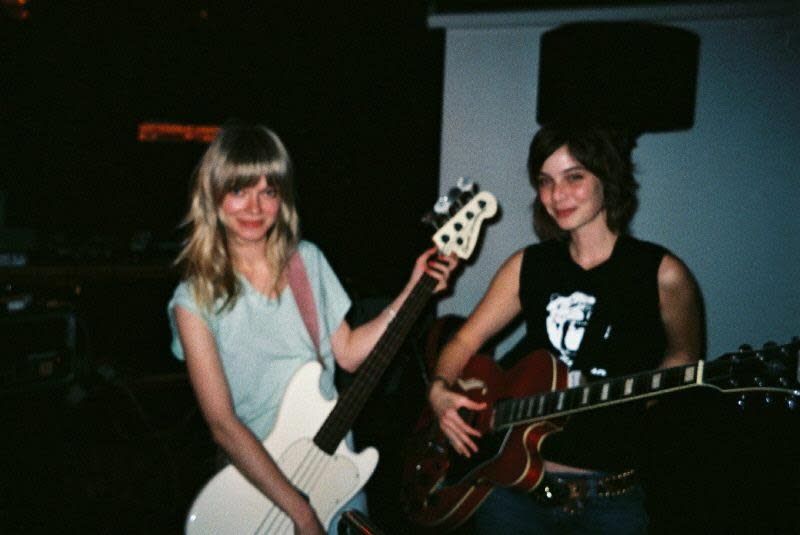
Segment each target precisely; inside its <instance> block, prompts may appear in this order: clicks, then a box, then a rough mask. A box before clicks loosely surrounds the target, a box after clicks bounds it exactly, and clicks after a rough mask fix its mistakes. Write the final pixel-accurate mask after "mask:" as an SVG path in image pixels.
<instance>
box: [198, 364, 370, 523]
mask: <svg viewBox="0 0 800 535" xmlns="http://www.w3.org/2000/svg"><path fill="white" fill-rule="evenodd" d="M321 373H322V367H321V366H320V365H319V364H318V363H316V362H310V363H308V364H306V365H304V366H303V367H301V368H300V369H299V370H298V371H297V373H296V374H295V375H294V376H293V377H292V380H291V381H290V383H289V386H288V387H287V388H286V393H285V394H284V397H283V401H282V403H281V407H280V409H279V411H278V417H277V420H276V422H275V427H274V428H273V430H272V433H270V435H269V436H268V437H267V439H266V440H265V441H264V448H265V449H266V450H267V451H268V452H269V453H270V454H271V455H272V457H273V458H274V459H275V462H276V463H277V464H278V466H279V467H280V469H281V471H282V472H283V473H284V474H285V475H286V477H287V478H289V480H290V481H291V482H292V483H293V484H294V485H295V487H297V488H298V489H300V491H301V492H303V493H304V494H305V495H306V496H308V499H309V501H310V502H311V505H312V507H313V508H314V510H315V511H316V513H317V516H318V517H319V519H320V521H321V522H322V525H323V526H329V525H330V522H331V520H332V519H333V517H334V515H335V514H336V513H337V512H338V511H339V510H340V509H341V508H342V507H344V505H345V504H346V503H347V502H348V500H350V498H352V497H353V496H355V494H356V493H357V492H358V491H359V490H360V489H361V487H363V486H364V484H365V483H366V482H367V480H368V479H369V477H370V476H371V475H372V472H373V471H374V470H375V466H376V465H377V464H378V452H377V451H376V450H375V448H367V449H365V450H363V451H362V452H360V453H358V454H356V453H354V452H352V451H351V450H350V449H349V448H348V446H347V444H346V443H345V442H344V441H342V442H341V443H340V444H339V447H338V448H337V450H336V452H335V453H334V454H333V455H328V454H326V453H325V452H323V451H322V450H320V449H319V448H318V447H317V446H316V444H314V441H313V440H312V437H313V436H314V433H316V432H317V430H318V429H319V428H320V426H321V425H322V423H323V422H324V421H325V418H326V417H327V416H328V414H329V413H330V412H331V410H332V409H333V407H334V405H335V401H328V400H326V399H325V398H323V397H322V395H321V393H320V391H319V379H320V375H321ZM185 529H186V533H187V534H190V535H191V534H211V533H213V534H226V533H229V534H235V533H236V534H238V533H287V534H291V533H293V532H294V524H292V521H291V519H290V518H289V517H288V516H287V515H285V514H284V513H283V512H282V511H281V509H279V508H278V507H276V506H275V505H274V504H273V503H272V502H270V501H269V500H268V499H267V498H266V497H265V496H264V495H263V494H262V493H261V492H259V491H258V490H257V489H256V488H255V487H254V486H253V485H252V484H251V483H250V482H249V481H248V480H247V479H245V477H244V476H243V475H242V474H241V473H240V472H239V471H238V470H236V468H234V467H233V465H229V466H227V467H226V468H224V469H223V470H221V471H220V472H219V473H218V474H217V475H216V476H214V478H212V479H211V480H210V481H209V482H208V483H207V484H206V486H205V487H204V488H203V489H202V491H201V492H200V494H199V495H198V496H197V498H196V499H195V501H194V503H193V504H192V507H191V509H190V510H189V515H188V517H187V519H186V526H185Z"/></svg>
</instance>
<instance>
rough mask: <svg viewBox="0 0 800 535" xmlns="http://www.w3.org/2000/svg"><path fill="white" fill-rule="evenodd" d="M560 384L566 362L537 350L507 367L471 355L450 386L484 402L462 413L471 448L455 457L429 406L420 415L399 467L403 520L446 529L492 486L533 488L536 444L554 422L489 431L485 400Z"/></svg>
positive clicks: (538, 469) (538, 472)
mask: <svg viewBox="0 0 800 535" xmlns="http://www.w3.org/2000/svg"><path fill="white" fill-rule="evenodd" d="M566 387H567V370H566V368H565V367H564V366H563V365H561V364H560V363H559V362H558V361H557V360H556V359H554V358H553V357H552V356H551V355H550V353H548V352H547V351H545V350H540V351H536V352H534V353H532V354H530V355H528V356H526V357H525V358H523V359H521V360H520V361H519V362H518V363H517V364H516V365H515V366H514V367H512V368H511V369H510V370H507V371H503V370H502V369H501V368H500V367H499V366H498V365H497V364H496V363H495V362H494V361H493V360H492V359H491V358H489V357H485V356H481V355H478V356H475V357H473V358H472V359H471V360H470V361H469V363H468V364H467V366H466V367H465V368H464V371H463V373H462V375H461V379H460V380H459V382H458V388H460V389H461V390H462V391H463V393H464V394H466V395H467V396H468V397H469V398H471V399H473V400H475V401H479V402H484V401H485V402H486V403H487V408H486V409H485V410H483V411H480V412H472V413H469V414H468V415H466V417H465V421H467V423H470V425H472V426H473V427H475V428H477V429H478V430H480V431H481V433H482V434H483V436H482V437H481V439H479V441H478V448H479V451H478V453H477V454H475V455H473V456H472V457H471V458H470V459H466V458H464V457H462V456H461V455H459V454H458V453H456V452H455V451H454V450H453V449H452V448H451V447H450V444H449V442H448V440H447V438H446V437H445V436H444V434H443V433H442V432H441V431H440V430H439V426H438V422H437V420H436V418H435V416H434V415H433V413H432V411H430V410H427V412H426V413H425V414H423V416H422V418H421V419H420V421H419V422H418V424H417V427H416V430H415V432H414V435H413V436H412V439H411V441H410V443H409V451H408V455H407V457H406V459H407V461H406V466H405V472H404V487H403V498H404V505H405V508H406V512H407V514H408V515H409V517H410V518H411V520H412V521H414V522H416V523H418V524H421V525H424V526H437V527H439V528H445V529H451V528H455V527H456V526H458V525H460V524H461V523H463V522H464V521H465V520H467V519H468V518H469V517H470V516H471V515H472V513H473V512H474V511H475V510H476V509H477V508H478V506H480V504H481V503H482V502H483V500H485V499H486V497H487V496H488V495H489V493H491V492H492V489H494V487H495V486H497V485H501V486H504V487H514V488H517V489H520V490H522V491H531V490H533V489H534V488H535V487H536V486H537V485H538V484H539V482H540V481H541V479H542V476H543V470H542V465H543V461H542V459H541V457H540V456H539V453H538V452H539V446H540V444H541V442H542V439H544V437H546V436H547V435H548V434H550V433H552V432H554V431H558V430H560V429H561V427H560V425H559V421H557V420H547V421H540V422H536V423H533V424H530V425H527V426H525V425H521V426H517V427H514V428H511V429H508V430H503V431H500V432H495V431H494V430H493V427H492V412H493V406H494V403H495V402H496V401H498V400H502V399H507V398H520V397H525V396H530V395H533V394H537V393H541V392H548V391H552V390H559V389H563V388H566ZM464 416H465V415H462V417H464ZM562 423H563V422H562Z"/></svg>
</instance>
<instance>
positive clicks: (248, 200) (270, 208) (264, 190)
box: [220, 176, 281, 244]
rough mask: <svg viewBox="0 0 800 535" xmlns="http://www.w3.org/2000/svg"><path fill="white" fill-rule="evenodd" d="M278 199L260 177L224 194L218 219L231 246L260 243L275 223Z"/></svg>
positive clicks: (271, 188) (270, 187)
mask: <svg viewBox="0 0 800 535" xmlns="http://www.w3.org/2000/svg"><path fill="white" fill-rule="evenodd" d="M280 206H281V200H280V197H279V196H278V192H277V191H276V190H275V188H273V187H272V186H270V185H269V184H267V178H266V177H265V176H262V177H261V178H259V180H258V182H257V183H256V184H254V185H252V186H249V187H246V188H242V189H239V190H233V191H229V192H228V193H226V194H225V197H224V198H223V199H222V204H221V205H220V218H221V220H222V223H223V224H224V225H225V229H226V230H227V234H228V239H229V240H231V241H233V242H234V243H242V244H244V243H253V242H258V241H263V240H264V239H265V238H266V236H267V232H268V231H269V229H271V228H272V225H274V224H275V219H276V217H277V216H278V210H280Z"/></svg>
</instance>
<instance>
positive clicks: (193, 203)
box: [175, 124, 300, 313]
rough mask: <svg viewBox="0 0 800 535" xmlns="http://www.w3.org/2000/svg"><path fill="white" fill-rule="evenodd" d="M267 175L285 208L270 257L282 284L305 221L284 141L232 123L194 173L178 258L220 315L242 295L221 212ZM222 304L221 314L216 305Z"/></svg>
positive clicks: (202, 301)
mask: <svg viewBox="0 0 800 535" xmlns="http://www.w3.org/2000/svg"><path fill="white" fill-rule="evenodd" d="M262 176H266V179H267V183H268V185H269V186H270V187H273V188H275V189H276V191H277V193H278V196H279V198H280V209H279V210H278V217H277V218H276V220H275V224H274V225H273V226H272V228H271V229H270V230H269V232H268V234H267V245H266V258H267V262H268V263H269V265H270V268H271V271H272V273H273V274H274V280H273V281H272V289H273V291H275V292H277V290H278V284H279V282H280V280H281V276H282V275H283V272H284V270H285V269H286V266H287V264H288V262H289V257H290V256H291V254H292V253H293V252H294V251H295V249H296V248H297V244H298V242H299V239H300V237H299V218H298V216H297V210H296V208H295V202H294V184H293V166H292V161H291V158H290V157H289V153H288V152H287V151H286V148H285V147H284V145H283V143H282V142H281V140H280V138H279V137H278V136H277V135H276V134H275V133H274V132H272V131H271V130H269V129H268V128H266V127H264V126H262V125H245V124H231V125H228V126H226V127H224V128H223V129H222V130H221V131H220V133H219V135H217V137H216V138H215V139H214V141H213V142H211V145H210V146H209V147H208V149H207V150H206V152H205V154H204V155H203V157H202V158H201V160H200V162H199V164H198V165H197V168H196V169H195V171H194V174H193V182H194V186H193V188H192V193H191V198H190V207H189V213H188V214H187V215H186V218H185V220H184V224H186V225H187V226H189V227H190V232H189V236H188V238H187V240H186V243H185V245H184V247H183V250H182V251H181V252H180V254H179V255H178V257H177V259H176V260H175V263H176V264H182V265H183V269H184V277H185V278H186V280H188V281H189V283H190V284H191V287H192V291H193V293H194V297H195V300H196V301H197V303H198V305H199V306H200V307H201V308H203V309H204V310H206V311H207V312H213V313H218V312H220V311H222V310H224V309H226V308H228V307H232V306H233V305H234V304H235V303H236V299H237V298H238V296H239V294H240V292H241V284H240V283H239V281H238V279H237V277H236V274H235V272H234V269H233V262H232V259H231V257H230V251H229V249H228V240H227V235H226V231H225V226H224V225H223V223H222V221H221V220H220V216H219V209H220V205H221V204H222V201H223V199H224V197H225V195H226V194H227V193H228V192H230V191H232V190H235V189H241V188H246V187H249V186H253V185H254V184H256V183H257V182H258V181H259V179H260V178H261V177H262ZM217 302H220V303H221V304H220V306H219V307H218V308H217V310H213V309H214V304H215V303H217Z"/></svg>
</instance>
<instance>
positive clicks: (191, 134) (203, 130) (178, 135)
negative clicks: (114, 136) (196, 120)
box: [136, 123, 219, 143]
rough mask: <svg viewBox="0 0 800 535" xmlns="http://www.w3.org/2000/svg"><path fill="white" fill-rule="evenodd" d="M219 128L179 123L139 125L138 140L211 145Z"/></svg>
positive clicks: (143, 141)
mask: <svg viewBox="0 0 800 535" xmlns="http://www.w3.org/2000/svg"><path fill="white" fill-rule="evenodd" d="M218 132H219V126H215V125H194V124H178V123H139V128H138V132H137V134H136V139H137V140H138V141H140V142H142V143H159V142H167V143H188V142H196V143H211V141H213V139H214V138H215V137H216V136H217V133H218Z"/></svg>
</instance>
